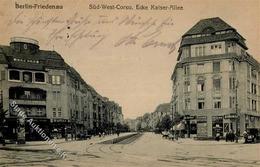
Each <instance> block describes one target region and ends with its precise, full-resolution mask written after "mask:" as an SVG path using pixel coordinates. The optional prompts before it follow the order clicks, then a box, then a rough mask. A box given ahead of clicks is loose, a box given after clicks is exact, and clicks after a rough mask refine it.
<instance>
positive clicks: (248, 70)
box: [247, 64, 251, 79]
mask: <svg viewBox="0 0 260 167" xmlns="http://www.w3.org/2000/svg"><path fill="white" fill-rule="evenodd" d="M250 70H251V69H250V65H249V64H247V78H248V79H249V78H250Z"/></svg>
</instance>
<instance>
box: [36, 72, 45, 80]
mask: <svg viewBox="0 0 260 167" xmlns="http://www.w3.org/2000/svg"><path fill="white" fill-rule="evenodd" d="M35 82H45V75H44V73H35Z"/></svg>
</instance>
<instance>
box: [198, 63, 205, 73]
mask: <svg viewBox="0 0 260 167" xmlns="http://www.w3.org/2000/svg"><path fill="white" fill-rule="evenodd" d="M203 70H204V64H197V73H203Z"/></svg>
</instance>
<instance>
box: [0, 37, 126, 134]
mask: <svg viewBox="0 0 260 167" xmlns="http://www.w3.org/2000/svg"><path fill="white" fill-rule="evenodd" d="M0 71H1V80H0V89H1V93H2V96H3V99H2V101H1V103H2V104H3V108H4V109H5V110H9V112H8V118H7V122H6V124H7V126H8V129H7V132H6V134H7V135H8V137H9V138H16V135H17V134H16V133H17V126H18V125H17V112H15V111H14V110H13V108H12V107H10V106H9V104H10V103H11V102H12V101H15V102H16V103H17V104H18V106H19V108H20V109H21V110H22V111H24V112H25V113H26V115H27V118H28V119H29V118H33V120H34V122H35V123H36V124H37V125H39V126H40V127H41V128H42V129H43V130H44V131H45V132H46V133H47V134H50V133H51V131H52V130H53V129H56V130H57V131H60V133H61V134H64V131H65V128H67V129H71V131H74V132H75V133H77V132H78V131H82V130H88V131H92V132H93V133H97V132H98V131H101V130H105V128H104V127H106V126H105V124H106V122H108V121H110V120H112V119H113V117H109V116H110V115H111V114H109V113H110V112H112V113H113V114H115V116H116V117H123V115H122V111H121V108H119V106H118V104H115V103H112V106H115V107H114V108H115V109H114V110H113V111H110V110H109V108H108V107H106V106H107V104H108V102H109V100H108V98H104V97H102V96H101V95H99V94H98V93H97V92H96V91H95V89H94V88H92V87H91V86H90V85H88V84H87V83H86V82H85V81H84V80H83V79H82V77H81V76H80V74H79V73H78V72H77V71H76V70H75V69H74V68H72V67H70V66H69V65H68V64H67V63H66V62H65V61H64V59H63V58H62V56H61V55H59V54H58V53H57V52H55V51H48V50H40V49H39V44H38V41H36V40H33V39H29V38H21V37H15V38H12V39H11V42H10V46H3V45H0ZM105 118H106V119H105ZM26 137H27V139H36V138H39V135H37V134H36V132H35V131H33V129H32V128H31V127H30V126H29V125H26Z"/></svg>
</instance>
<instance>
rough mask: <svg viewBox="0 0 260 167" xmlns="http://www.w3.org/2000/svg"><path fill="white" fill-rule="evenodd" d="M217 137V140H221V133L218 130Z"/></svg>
mask: <svg viewBox="0 0 260 167" xmlns="http://www.w3.org/2000/svg"><path fill="white" fill-rule="evenodd" d="M215 139H216V141H219V140H220V133H219V132H217V134H216V138H215Z"/></svg>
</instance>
